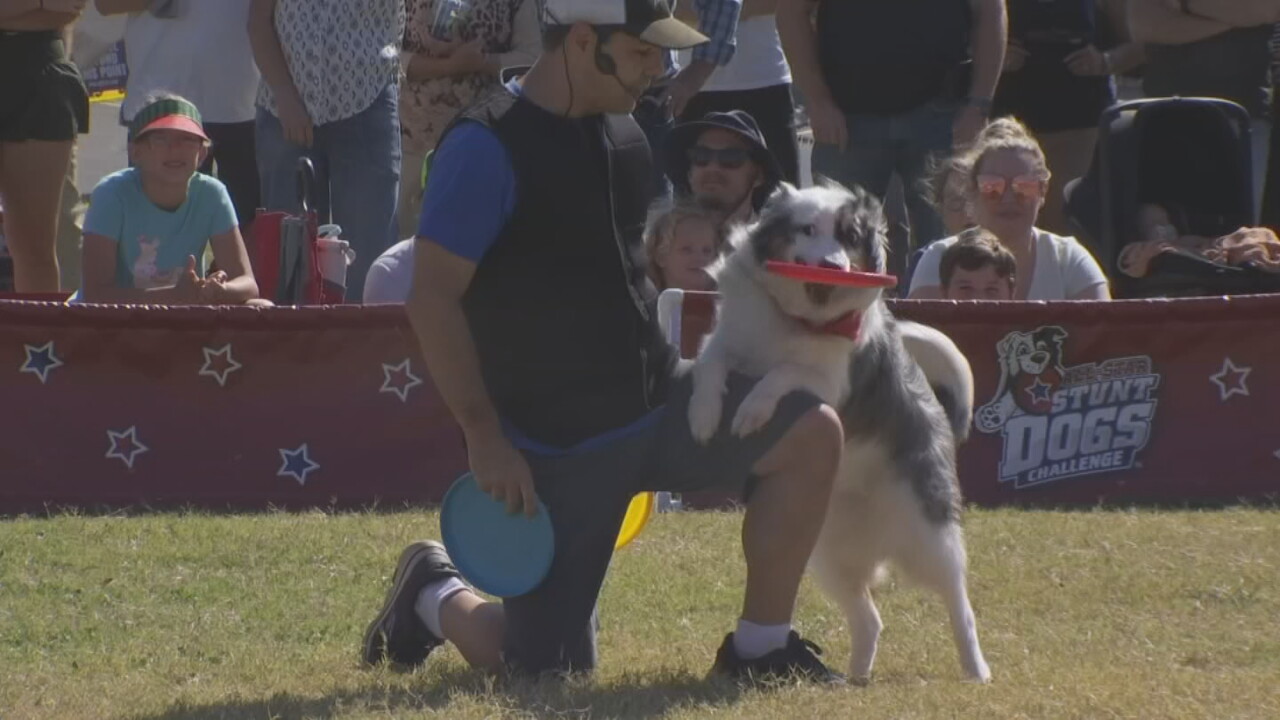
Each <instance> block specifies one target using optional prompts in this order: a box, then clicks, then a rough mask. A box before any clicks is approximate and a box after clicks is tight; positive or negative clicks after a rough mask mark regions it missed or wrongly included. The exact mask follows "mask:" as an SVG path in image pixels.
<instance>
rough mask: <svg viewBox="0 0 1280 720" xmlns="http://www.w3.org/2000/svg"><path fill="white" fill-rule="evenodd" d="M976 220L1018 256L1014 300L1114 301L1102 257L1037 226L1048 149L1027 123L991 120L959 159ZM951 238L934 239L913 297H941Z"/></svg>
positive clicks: (921, 263)
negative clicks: (945, 255)
mask: <svg viewBox="0 0 1280 720" xmlns="http://www.w3.org/2000/svg"><path fill="white" fill-rule="evenodd" d="M958 164H959V166H960V167H964V168H966V169H967V173H968V178H967V182H966V183H965V189H966V192H967V195H968V199H969V204H970V208H971V210H972V212H973V219H974V221H975V222H976V223H977V224H978V225H979V226H981V227H983V228H986V229H987V230H990V231H991V232H992V233H994V234H995V236H996V237H997V238H999V240H1000V242H1001V243H1002V244H1003V245H1004V246H1005V247H1007V248H1009V250H1010V252H1012V253H1013V256H1014V258H1015V260H1016V261H1017V273H1016V276H1017V278H1018V286H1017V288H1015V290H1014V299H1015V300H1109V299H1110V298H1111V291H1110V289H1109V287H1108V285H1107V278H1106V275H1104V274H1103V272H1102V268H1101V267H1100V266H1099V265H1098V261H1097V260H1095V259H1094V257H1093V256H1092V255H1091V254H1090V253H1089V251H1088V250H1087V249H1086V248H1085V247H1084V246H1083V245H1081V244H1080V242H1079V241H1077V240H1076V239H1075V238H1073V237H1064V236H1060V235H1055V234H1053V233H1051V232H1047V231H1045V230H1041V229H1040V228H1038V227H1036V220H1037V218H1038V217H1039V214H1040V211H1041V209H1042V208H1043V207H1044V204H1045V196H1046V192H1047V190H1048V187H1049V178H1050V174H1049V168H1048V166H1047V165H1046V164H1045V158H1044V151H1043V150H1041V148H1040V144H1039V143H1038V142H1036V139H1035V138H1034V137H1032V135H1031V133H1030V132H1028V131H1027V128H1026V127H1025V126H1023V125H1022V123H1020V122H1018V121H1017V120H1014V119H1012V118H1001V119H999V120H996V121H995V122H992V123H991V124H989V125H987V127H986V128H984V129H983V130H982V132H981V133H980V134H979V135H978V139H977V140H976V141H975V142H974V144H973V146H972V147H971V148H970V149H969V150H968V151H967V152H966V153H965V155H964V156H963V157H962V158H960V160H959V163H958ZM955 242H956V238H954V237H950V238H945V239H943V240H939V241H937V242H935V243H933V244H932V245H930V246H929V247H928V248H927V249H926V250H925V252H924V255H923V256H922V257H921V258H920V261H919V264H918V265H917V266H916V269H915V272H914V274H913V276H912V278H911V291H910V293H909V295H908V297H910V298H912V299H920V300H931V299H938V298H941V297H942V287H941V285H942V282H941V278H940V275H939V267H940V263H941V259H942V254H943V253H944V252H945V251H946V249H947V248H948V247H950V246H951V245H952V244H954V243H955Z"/></svg>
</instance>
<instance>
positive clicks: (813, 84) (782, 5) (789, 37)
mask: <svg viewBox="0 0 1280 720" xmlns="http://www.w3.org/2000/svg"><path fill="white" fill-rule="evenodd" d="M816 8H817V0H778V5H777V16H778V35H779V36H780V37H781V39H782V50H783V53H784V54H785V55H786V56H787V64H789V65H790V66H791V74H792V75H793V76H794V78H795V83H796V87H798V88H799V89H800V93H801V94H802V95H804V97H805V100H807V101H809V102H815V101H816V102H826V103H830V102H831V101H832V100H831V89H830V88H828V87H827V82H826V80H824V79H823V77H822V66H821V65H820V64H819V63H818V33H817V29H816V28H815V27H814V24H813V12H814V10H815V9H816Z"/></svg>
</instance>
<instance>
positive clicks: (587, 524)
mask: <svg viewBox="0 0 1280 720" xmlns="http://www.w3.org/2000/svg"><path fill="white" fill-rule="evenodd" d="M754 385H755V379H754V378H747V377H744V376H740V375H731V376H730V378H729V382H728V392H727V393H726V394H725V402H724V413H723V416H722V418H721V425H720V429H719V430H718V431H717V434H716V436H715V437H714V438H712V440H711V441H710V442H709V443H708V444H707V445H699V444H698V443H696V442H694V440H693V436H692V434H691V433H690V431H689V420H688V406H689V396H690V391H691V387H692V383H691V380H690V378H689V377H688V376H686V377H684V378H681V379H680V380H677V381H676V382H675V383H673V386H672V389H671V394H670V397H669V398H668V402H667V405H666V407H665V408H664V409H663V410H662V412H661V414H660V416H659V417H658V419H657V420H656V422H654V424H653V425H652V426H650V427H647V428H645V429H644V430H641V431H639V432H637V433H635V434H632V435H628V436H626V437H624V438H621V439H618V440H615V441H613V442H611V443H609V444H608V445H606V446H604V447H600V448H596V449H593V450H590V451H587V452H583V453H577V454H573V455H565V456H546V455H535V454H531V453H526V458H527V460H528V462H529V467H530V469H531V470H532V472H533V479H534V485H535V487H536V489H537V492H538V497H539V498H540V499H541V500H542V502H543V503H544V504H545V505H546V507H547V510H548V512H549V514H550V515H551V524H552V527H553V528H554V531H555V539H556V554H555V559H554V560H553V561H552V563H551V570H550V571H549V573H548V574H547V577H546V579H544V580H543V582H542V584H541V585H539V586H538V588H537V589H535V590H534V591H533V592H531V593H528V594H527V595H522V596H520V597H516V598H508V599H506V600H505V601H504V602H503V606H504V607H505V610H506V638H505V640H504V643H503V654H504V658H505V661H506V664H507V666H508V668H509V669H510V670H511V671H512V672H513V673H516V674H539V673H544V672H569V671H590V670H592V669H594V668H595V666H596V660H597V654H596V621H595V607H596V598H597V596H598V595H599V593H600V587H601V585H602V584H603V582H604V577H605V573H606V571H607V570H608V568H609V560H610V558H611V557H612V556H613V545H614V541H615V539H616V538H617V536H618V530H619V528H620V527H621V525H622V519H623V517H624V516H625V515H626V510H627V505H628V504H629V503H630V502H631V498H632V496H634V495H635V494H636V493H639V492H642V491H646V490H668V491H672V492H692V491H696V490H712V489H719V490H726V491H730V492H742V493H743V495H744V497H745V496H746V495H748V494H749V493H750V491H751V487H752V483H753V481H754V479H753V478H752V477H751V469H752V467H754V466H755V464H756V463H757V462H758V461H759V460H760V459H761V458H762V457H763V456H764V455H765V454H766V453H768V451H769V450H770V449H771V448H772V447H773V446H774V445H775V444H776V443H777V442H778V440H779V439H781V438H782V436H783V435H785V434H786V432H787V430H788V429H790V427H791V426H792V425H793V424H794V423H795V422H796V421H797V420H798V419H799V418H800V417H802V416H803V415H804V414H805V413H807V412H809V411H810V410H812V409H813V408H815V407H817V406H818V405H819V400H818V399H817V398H816V397H814V396H812V395H808V394H804V393H792V394H790V395H788V396H786V397H784V398H783V399H782V401H781V402H780V403H779V404H778V409H777V411H776V412H775V413H774V415H773V418H772V419H771V420H770V421H769V423H768V424H766V425H765V427H764V428H762V429H760V430H759V431H757V432H756V433H753V434H751V435H748V436H747V437H745V438H742V439H739V438H735V437H733V436H732V435H731V434H730V433H729V430H728V428H729V424H730V422H731V421H732V419H733V416H734V413H735V412H737V408H738V405H739V404H740V403H741V402H742V400H743V399H744V398H745V397H746V395H747V393H748V392H750V390H751V388H752V387H753V386H754Z"/></svg>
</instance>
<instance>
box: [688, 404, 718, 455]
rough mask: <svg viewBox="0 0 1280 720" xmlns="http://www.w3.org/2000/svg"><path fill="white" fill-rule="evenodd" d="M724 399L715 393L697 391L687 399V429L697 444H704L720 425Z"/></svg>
mask: <svg viewBox="0 0 1280 720" xmlns="http://www.w3.org/2000/svg"><path fill="white" fill-rule="evenodd" d="M723 406H724V401H723V400H722V399H721V398H720V395H718V394H716V393H697V392H695V393H694V395H693V397H692V398H691V399H690V401H689V431H690V432H691V433H692V434H693V439H694V441H696V442H697V443H698V444H699V445H706V444H707V443H708V442H710V440H711V438H712V437H713V436H714V435H715V434H716V429H717V428H719V426H720V415H721V413H723V412H724V407H723Z"/></svg>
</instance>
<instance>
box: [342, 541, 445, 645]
mask: <svg viewBox="0 0 1280 720" xmlns="http://www.w3.org/2000/svg"><path fill="white" fill-rule="evenodd" d="M450 577H460V575H459V574H458V569H457V568H455V567H454V566H453V562H452V561H451V560H449V554H448V553H447V552H445V549H444V545H441V544H440V543H438V542H435V541H434V540H425V541H422V542H416V543H413V544H412V545H410V546H409V547H407V548H405V549H404V552H402V553H400V562H399V563H398V564H397V565H396V573H395V575H394V576H393V577H392V578H391V589H390V590H388V591H387V600H386V602H385V603H384V604H383V606H382V610H381V611H379V612H378V616H377V617H375V618H374V619H373V622H372V623H369V629H368V630H366V631H365V633H364V661H365V663H367V664H369V665H377V664H378V663H380V662H382V661H384V660H389V661H391V662H392V663H395V664H397V665H404V666H408V667H413V666H415V665H419V664H421V663H422V662H423V661H425V660H426V659H427V655H429V654H431V651H432V650H434V649H436V648H437V647H439V646H440V645H441V644H443V643H444V638H439V637H436V636H435V635H434V634H433V633H432V632H431V631H430V630H428V629H427V626H426V625H424V624H423V623H422V621H421V620H419V619H418V613H417V612H416V611H415V610H414V607H413V606H414V605H415V604H416V603H417V601H418V594H419V593H420V592H422V588H424V587H426V586H427V585H430V584H431V583H433V582H435V581H437V580H443V579H445V578H450Z"/></svg>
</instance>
